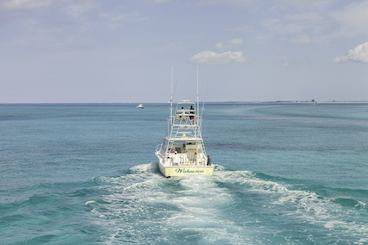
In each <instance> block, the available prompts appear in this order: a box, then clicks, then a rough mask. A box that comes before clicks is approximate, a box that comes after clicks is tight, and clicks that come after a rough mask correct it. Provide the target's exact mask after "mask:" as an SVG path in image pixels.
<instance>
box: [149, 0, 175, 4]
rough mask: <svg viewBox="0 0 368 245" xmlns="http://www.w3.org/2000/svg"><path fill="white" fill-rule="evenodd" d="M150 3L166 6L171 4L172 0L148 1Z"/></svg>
mask: <svg viewBox="0 0 368 245" xmlns="http://www.w3.org/2000/svg"><path fill="white" fill-rule="evenodd" d="M148 1H149V2H151V3H154V4H164V3H169V2H171V0H148Z"/></svg>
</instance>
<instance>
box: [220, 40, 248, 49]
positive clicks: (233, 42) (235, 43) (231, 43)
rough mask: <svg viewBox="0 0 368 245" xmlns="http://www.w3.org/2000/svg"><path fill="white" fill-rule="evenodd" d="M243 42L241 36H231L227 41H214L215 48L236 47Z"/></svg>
mask: <svg viewBox="0 0 368 245" xmlns="http://www.w3.org/2000/svg"><path fill="white" fill-rule="evenodd" d="M242 44H243V40H242V39H241V38H233V39H231V40H229V41H228V42H225V43H224V42H218V43H216V48H217V49H232V48H237V47H239V46H241V45H242Z"/></svg>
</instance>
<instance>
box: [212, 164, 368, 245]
mask: <svg viewBox="0 0 368 245" xmlns="http://www.w3.org/2000/svg"><path fill="white" fill-rule="evenodd" d="M215 176H216V178H217V180H218V181H222V182H226V183H234V184H241V185H245V186H247V187H248V189H247V191H256V192H260V193H265V194H271V195H275V197H274V198H275V201H274V202H273V204H275V205H283V206H285V205H293V206H294V209H291V210H290V211H289V212H290V214H291V215H293V216H295V217H302V218H303V219H305V220H307V221H308V222H310V223H313V224H320V225H322V226H323V227H325V228H326V229H329V230H335V231H338V232H344V233H345V234H347V235H353V236H355V237H358V239H359V241H358V243H357V244H363V243H366V242H368V225H367V224H358V223H355V222H352V221H347V220H344V219H345V218H346V217H350V216H351V215H357V214H353V213H351V212H350V211H347V210H343V209H342V208H341V207H340V206H339V205H337V204H335V203H334V202H333V201H331V200H329V199H324V198H322V197H320V196H319V195H318V194H316V193H314V192H309V191H303V190H292V189H289V188H288V187H287V186H285V185H282V184H280V183H276V182H273V181H269V180H262V179H259V178H257V177H256V176H255V174H254V173H252V172H249V171H217V172H215ZM363 205H364V204H363Z"/></svg>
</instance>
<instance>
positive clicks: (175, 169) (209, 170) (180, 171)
mask: <svg viewBox="0 0 368 245" xmlns="http://www.w3.org/2000/svg"><path fill="white" fill-rule="evenodd" d="M158 167H159V169H160V172H161V173H162V175H164V176H165V177H172V176H195V175H202V176H212V175H213V171H214V167H213V166H164V165H163V164H162V163H161V162H159V163H158Z"/></svg>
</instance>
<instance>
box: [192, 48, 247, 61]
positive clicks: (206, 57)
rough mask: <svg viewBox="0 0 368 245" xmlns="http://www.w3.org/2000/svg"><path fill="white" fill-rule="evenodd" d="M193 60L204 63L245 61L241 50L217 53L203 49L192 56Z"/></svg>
mask: <svg viewBox="0 0 368 245" xmlns="http://www.w3.org/2000/svg"><path fill="white" fill-rule="evenodd" d="M192 61H193V62H195V63H203V64H225V63H231V62H237V63H242V62H245V58H244V56H243V52H240V51H226V52H222V53H216V52H214V51H202V52H200V53H198V54H195V55H193V56H192Z"/></svg>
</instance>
